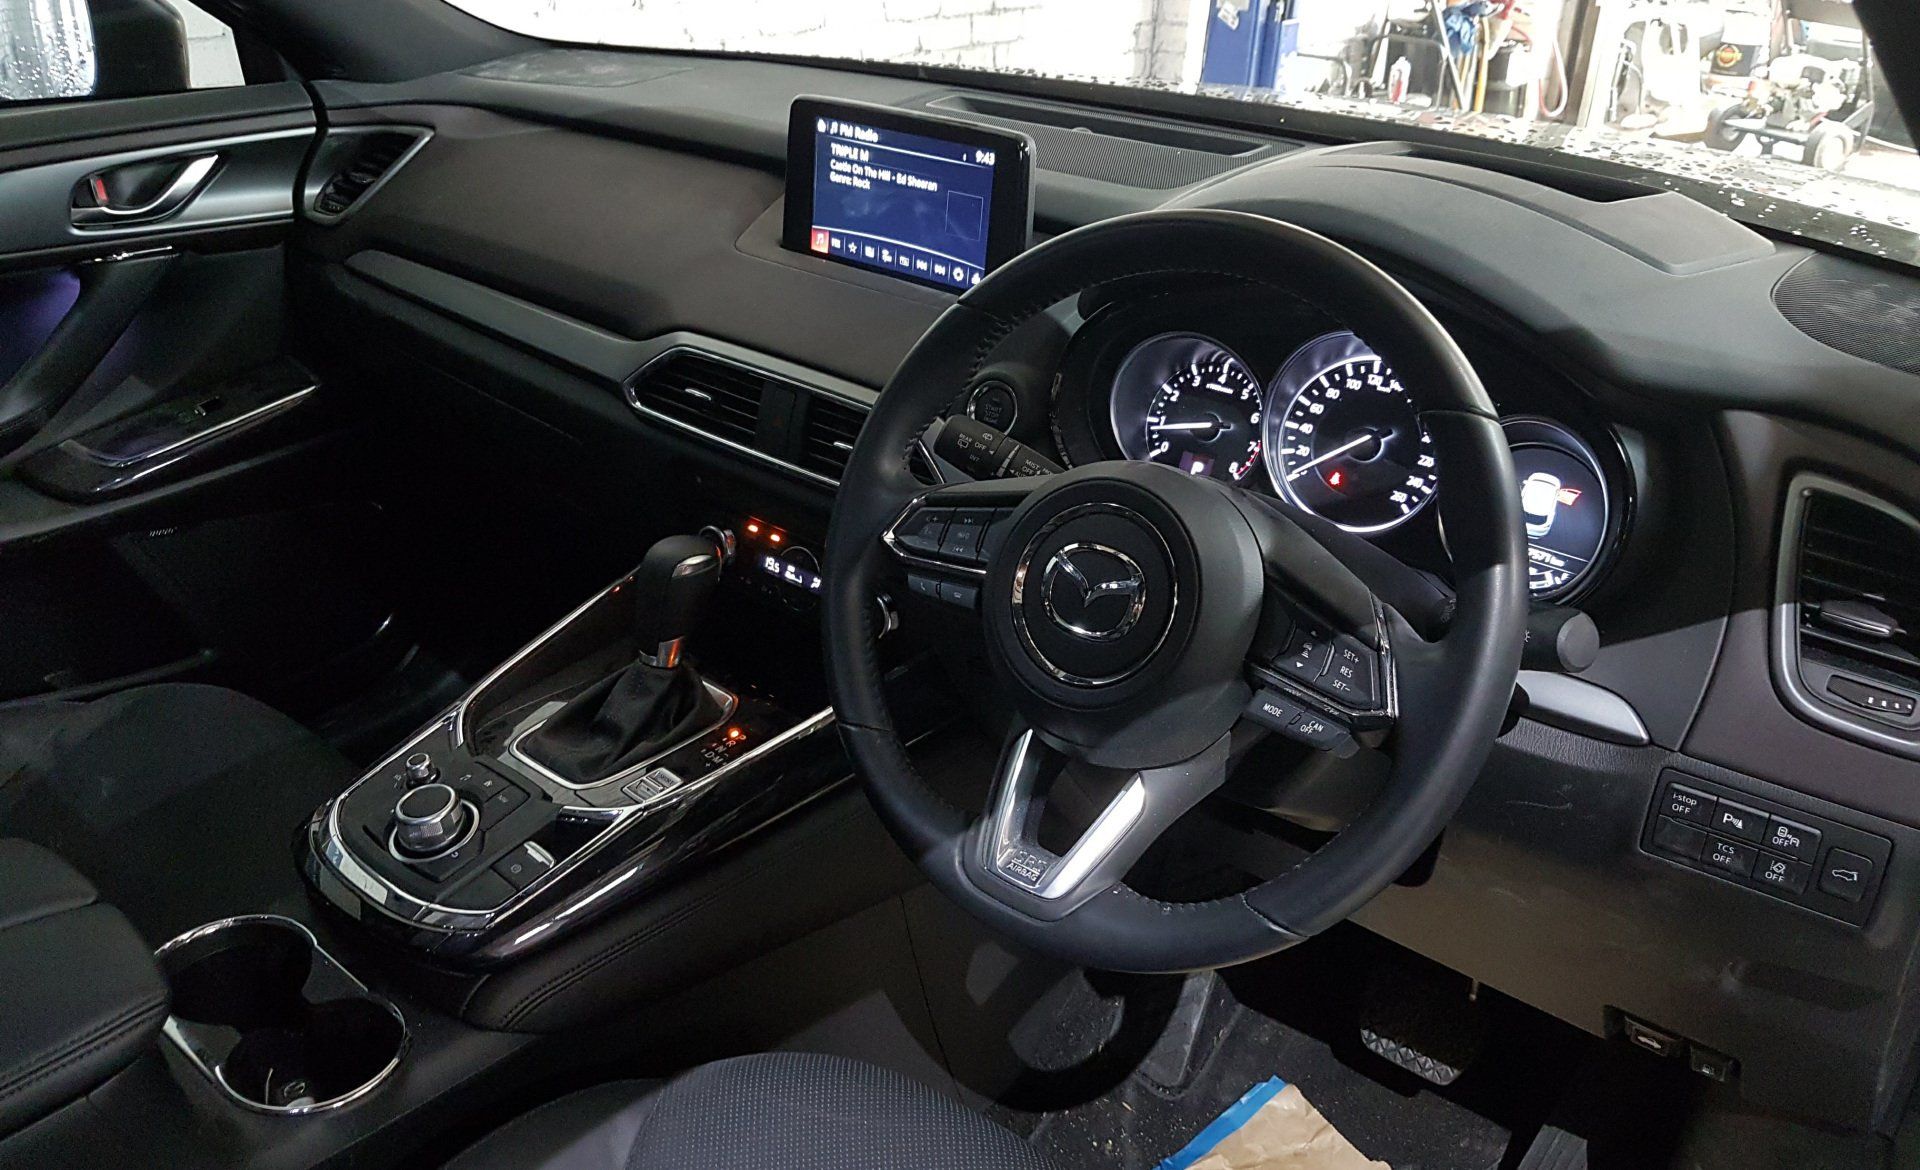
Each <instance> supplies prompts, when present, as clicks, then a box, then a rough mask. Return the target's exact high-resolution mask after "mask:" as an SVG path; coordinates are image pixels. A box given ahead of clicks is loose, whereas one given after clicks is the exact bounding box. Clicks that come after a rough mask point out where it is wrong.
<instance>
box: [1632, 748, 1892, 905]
mask: <svg viewBox="0 0 1920 1170" xmlns="http://www.w3.org/2000/svg"><path fill="white" fill-rule="evenodd" d="M1640 846H1641V848H1642V849H1644V850H1645V851H1646V852H1648V853H1651V854H1653V855H1654V856H1656V857H1660V858H1664V859H1666V860H1668V861H1671V862H1674V863H1675V864H1677V865H1682V866H1685V867H1687V868H1690V869H1696V870H1699V871H1700V872H1702V873H1708V874H1712V875H1714V876H1715V877H1719V878H1722V879H1725V880H1727V881H1731V882H1736V883H1738V884H1740V885H1742V886H1745V887H1747V888H1749V889H1752V890H1756V891H1758V892H1760V893H1763V894H1768V895H1771V896H1772V897H1775V898H1779V899H1781V900H1783V901H1788V902H1792V903H1794V904H1795V905H1797V906H1801V907H1804V908H1806V909H1808V910H1812V911H1815V912H1817V913H1820V914H1824V915H1826V916H1828V917H1830V918H1837V919H1840V920H1841V921H1843V922H1847V923H1851V924H1852V925H1854V926H1860V925H1864V924H1865V922H1866V920H1867V917H1868V916H1869V915H1870V914H1871V913H1872V910H1873V903H1874V898H1875V896H1876V895H1877V894H1878V892H1879V886H1880V882H1881V879H1882V876H1883V875H1884V874H1885V872H1886V868H1887V863H1888V860H1889V859H1890V857H1891V855H1892V852H1893V845H1892V843H1891V842H1890V841H1888V840H1887V839H1886V838H1885V837H1881V836H1879V835H1878V834H1875V833H1871V832H1868V831H1866V830H1864V829H1860V828H1856V827H1854V826H1852V825H1847V824H1842V823H1841V822H1839V821H1834V820H1831V819H1829V818H1826V817H1822V816H1819V815H1816V814H1812V813H1808V812H1805V811H1802V810H1799V809H1792V808H1788V807H1786V806H1784V805H1780V804H1776V803H1775V802H1773V801H1769V800H1765V799H1762V798H1759V797H1754V796H1751V795H1748V794H1747V793H1744V792H1739V791H1736V790H1734V789H1732V788H1729V787H1727V786H1726V785H1723V784H1719V783H1716V782H1714V781H1710V780H1704V779H1701V778H1700V777H1697V776H1690V775H1688V774H1686V773H1684V772H1679V771H1675V770H1674V769H1671V768H1669V769H1666V770H1665V771H1663V772H1662V773H1661V774H1660V781H1659V783H1658V784H1657V785H1656V786H1655V789H1654V802H1653V808H1652V809H1651V810H1650V812H1649V815H1648V817H1647V823H1646V825H1645V827H1644V829H1643V831H1642V834H1641V841H1640Z"/></svg>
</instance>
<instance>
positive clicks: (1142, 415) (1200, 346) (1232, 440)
mask: <svg viewBox="0 0 1920 1170" xmlns="http://www.w3.org/2000/svg"><path fill="white" fill-rule="evenodd" d="M1265 407H1266V395H1265V393H1264V391H1263V390H1262V388H1261V386H1260V380H1259V379H1258V378H1256V377H1254V376H1253V373H1252V371H1250V370H1248V369H1247V365H1246V363H1245V362H1243V361H1241V360H1240V359H1239V358H1238V357H1235V356H1234V355H1233V353H1232V352H1231V351H1229V350H1227V349H1226V348H1224V347H1223V346H1221V345H1220V344H1219V343H1218V342H1215V341H1212V340H1210V339H1208V338H1205V337H1201V336H1199V335H1197V334H1191V333H1168V334H1162V335H1161V336H1159V337H1155V338H1152V339H1150V340H1148V341H1146V342H1143V343H1141V344H1140V345H1139V346H1138V347H1137V348H1135V349H1134V351H1133V352H1132V353H1131V354H1129V355H1128V356H1127V359H1126V361H1125V362H1123V363H1122V364H1121V367H1120V372H1119V375H1118V376H1117V378H1116V380H1115V385H1114V394H1113V406H1112V410H1113V434H1114V438H1115V440H1117V441H1118V443H1119V444H1120V452H1121V454H1123V455H1125V456H1126V457H1127V458H1129V459H1139V460H1143V461H1148V462H1153V463H1165V464H1168V465H1170V466H1173V467H1178V468H1179V469H1180V470H1182V471H1184V472H1186V473H1187V474H1188V475H1201V476H1211V477H1213V478H1215V479H1224V480H1230V481H1232V482H1235V483H1238V482H1239V481H1241V480H1244V479H1246V478H1247V477H1248V476H1249V475H1251V474H1253V469H1254V467H1255V466H1256V465H1257V464H1258V463H1259V461H1260V451H1261V444H1262V434H1261V432H1262V422H1263V417H1262V416H1263V413H1264V411H1265Z"/></svg>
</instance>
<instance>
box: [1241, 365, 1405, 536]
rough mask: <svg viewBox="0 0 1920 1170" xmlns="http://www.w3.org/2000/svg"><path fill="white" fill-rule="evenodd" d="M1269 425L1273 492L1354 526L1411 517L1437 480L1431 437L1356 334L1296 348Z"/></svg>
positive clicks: (1369, 528)
mask: <svg viewBox="0 0 1920 1170" xmlns="http://www.w3.org/2000/svg"><path fill="white" fill-rule="evenodd" d="M1271 396H1272V399H1273V402H1274V404H1275V406H1274V409H1273V410H1272V412H1271V413H1270V414H1269V415H1268V418H1267V424H1266V445H1267V470H1268V471H1269V472H1270V473H1271V476H1272V479H1273V486H1274V490H1275V491H1277V492H1279V493H1280V494H1281V495H1282V496H1284V497H1285V498H1287V499H1288V500H1290V501H1292V502H1293V503H1294V504H1296V505H1298V506H1300V507H1302V508H1305V509H1306V510H1307V511H1309V512H1312V513H1314V514H1315V515H1317V516H1321V517H1324V518H1325V519H1328V520H1331V521H1333V522H1334V523H1336V524H1338V525H1340V527H1342V528H1345V529H1346V530H1347V531H1349V532H1357V533H1362V534H1370V533H1376V532H1385V531H1387V530H1388V529H1390V528H1394V527H1397V526H1398V525H1400V524H1402V523H1404V522H1406V520H1408V519H1409V518H1410V517H1412V516H1413V515H1414V514H1415V513H1416V512H1418V511H1420V509H1422V508H1424V507H1426V506H1427V503H1428V501H1430V500H1432V499H1433V495H1434V492H1435V491H1437V490H1438V489H1439V486H1440V470H1439V462H1438V460H1437V458H1436V457H1435V455H1434V450H1433V439H1432V437H1431V436H1430V435H1428V434H1427V431H1426V428H1425V427H1424V426H1422V425H1421V423H1420V411H1419V408H1418V407H1417V406H1416V405H1415V404H1414V401H1413V399H1412V397H1411V396H1410V395H1409V394H1408V393H1407V389H1406V387H1405V386H1403V385H1401V384H1400V379H1399V378H1397V377H1395V376H1394V373H1393V371H1392V370H1391V369H1389V368H1388V367H1387V364H1386V363H1385V362H1383V361H1382V360H1380V356H1379V355H1378V354H1376V353H1374V352H1373V351H1372V350H1370V349H1368V348H1367V347H1366V345H1365V343H1363V342H1362V341H1361V340H1360V339H1359V338H1358V337H1355V336H1354V335H1353V334H1351V333H1344V332H1342V333H1329V334H1326V335H1325V336H1323V337H1317V338H1315V339H1314V340H1312V341H1310V342H1308V343H1307V344H1306V345H1304V346H1301V347H1300V348H1299V349H1298V350H1296V351H1295V352H1294V354H1293V356H1292V357H1290V358H1288V359H1287V363H1286V365H1284V366H1282V367H1281V369H1280V373H1279V375H1278V376H1277V377H1275V378H1274V382H1273V389H1272V395H1271Z"/></svg>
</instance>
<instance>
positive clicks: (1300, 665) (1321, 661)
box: [1273, 623, 1333, 685]
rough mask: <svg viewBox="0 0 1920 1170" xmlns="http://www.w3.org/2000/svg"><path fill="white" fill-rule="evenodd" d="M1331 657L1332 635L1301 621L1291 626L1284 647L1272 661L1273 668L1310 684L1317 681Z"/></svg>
mask: <svg viewBox="0 0 1920 1170" xmlns="http://www.w3.org/2000/svg"><path fill="white" fill-rule="evenodd" d="M1332 657H1333V637H1332V635H1330V634H1328V633H1327V632H1326V631H1325V630H1323V629H1320V628H1319V627H1318V626H1313V625H1308V624H1305V623H1302V624H1300V625H1297V626H1295V627H1293V633H1292V634H1291V635H1289V636H1288V638H1287V645H1286V649H1284V650H1282V651H1280V656H1279V657H1278V658H1275V659H1274V661H1273V668H1274V669H1275V670H1278V671H1279V672H1280V673H1281V674H1284V675H1286V676H1287V677H1289V678H1293V679H1298V680H1299V681H1300V682H1303V683H1306V684H1308V685H1312V684H1313V683H1315V682H1317V681H1319V679H1320V676H1321V674H1323V673H1324V672H1325V671H1326V669H1327V663H1328V661H1329V660H1330V659H1331V658H1332Z"/></svg>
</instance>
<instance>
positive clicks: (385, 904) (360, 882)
mask: <svg viewBox="0 0 1920 1170" xmlns="http://www.w3.org/2000/svg"><path fill="white" fill-rule="evenodd" d="M451 718H452V717H451V716H449V717H448V718H447V719H442V720H440V721H438V722H436V723H434V724H433V725H432V726H430V727H428V728H426V729H425V730H424V731H422V732H421V733H420V734H419V735H417V736H415V737H414V738H413V739H412V740H411V741H409V742H407V743H405V744H403V745H401V747H400V749H399V750H398V751H395V752H393V753H391V754H389V755H388V756H386V757H385V758H384V759H382V760H381V761H380V762H379V763H377V764H376V765H374V767H373V768H371V769H369V770H368V772H367V773H366V774H365V775H363V776H362V777H361V778H360V779H359V780H356V781H354V782H353V784H352V785H350V786H349V787H348V788H347V790H346V791H345V792H342V793H341V794H340V795H338V796H336V797H334V798H333V800H332V801H330V802H329V803H328V805H327V809H326V821H325V830H324V836H323V838H322V840H321V842H320V845H319V855H320V859H321V860H322V861H324V862H325V863H326V864H327V866H328V868H330V869H332V870H333V871H334V873H335V874H336V875H337V876H338V877H339V878H340V879H341V880H342V881H344V882H346V883H347V884H348V885H350V886H352V887H354V889H356V890H358V891H360V892H361V893H362V894H363V895H364V896H365V897H366V899H367V901H368V903H369V904H370V905H373V906H377V907H379V908H380V909H381V910H382V911H384V912H386V913H387V914H389V915H391V916H392V917H394V918H397V919H399V920H401V921H402V922H406V923H408V924H410V925H413V926H418V927H423V928H426V929H429V930H437V931H442V932H446V933H454V932H458V931H478V930H483V929H485V928H487V927H489V926H492V925H494V924H495V923H496V922H498V921H499V920H500V919H502V918H505V917H507V916H509V915H511V914H513V913H516V912H518V911H519V910H520V909H521V908H522V907H524V906H525V905H526V904H527V903H528V902H529V901H530V900H531V899H532V897H533V896H534V895H535V894H536V893H539V892H542V891H544V890H546V889H549V888H551V886H552V884H553V883H554V882H555V881H556V880H557V879H559V878H561V877H564V876H565V875H567V874H570V873H573V872H575V871H576V870H578V869H579V868H580V867H581V865H582V864H583V863H584V862H585V861H586V860H587V859H588V858H590V857H593V856H594V855H596V854H598V853H599V852H600V851H601V850H602V849H604V848H606V847H607V846H608V844H609V843H610V842H612V841H614V840H615V839H617V838H618V837H619V836H620V835H621V834H623V833H625V832H626V831H627V830H628V829H629V828H631V827H632V826H633V825H635V824H638V823H641V822H643V821H644V820H645V819H646V817H645V815H644V814H642V813H641V810H640V809H639V808H638V807H637V806H632V805H629V806H627V807H624V808H619V809H573V808H568V809H566V810H565V811H566V812H568V813H569V814H574V813H578V814H582V815H587V814H600V815H608V814H610V815H611V819H610V823H609V824H608V825H607V827H606V828H604V829H602V830H601V831H600V833H599V834H598V835H597V836H595V837H594V838H593V839H592V840H591V841H589V842H587V843H586V844H585V845H583V846H581V847H580V848H579V849H578V850H577V851H575V852H574V854H573V855H572V856H571V857H568V858H567V859H566V860H565V861H563V862H561V863H560V864H559V865H558V866H555V867H554V868H553V869H552V870H550V871H548V872H547V873H546V874H544V875H542V876H541V877H540V879H539V880H537V881H535V882H534V883H533V884H532V885H530V886H528V887H527V888H526V889H524V890H519V891H516V892H515V893H514V895H513V896H512V897H510V898H508V899H507V900H506V901H505V902H502V903H501V904H500V905H498V906H495V907H494V908H493V909H491V910H473V909H466V908H461V907H455V906H442V905H439V904H437V903H434V902H428V901H426V900H424V899H421V898H416V897H414V896H413V895H412V894H409V893H407V892H406V891H405V890H402V889H399V888H398V887H395V886H393V885H390V884H389V883H388V882H387V881H386V880H385V879H383V878H382V877H380V875H378V874H376V873H374V872H373V871H371V870H369V869H367V867H366V866H364V865H362V864H361V863H360V861H359V859H358V858H356V857H354V856H353V853H352V852H351V851H350V850H348V849H347V847H346V843H345V840H344V836H343V831H342V829H341V827H340V806H341V805H342V803H344V802H345V800H346V798H347V796H348V795H349V794H351V793H352V792H353V791H354V789H356V788H358V787H359V786H360V785H361V784H364V783H366V781H367V779H368V778H370V777H372V776H374V775H377V774H379V773H380V772H382V771H383V770H384V769H385V768H386V767H388V766H389V765H391V764H392V763H393V762H394V761H395V760H396V759H398V758H400V756H401V755H402V754H403V753H404V752H406V751H407V750H408V749H410V748H413V747H415V746H416V745H417V744H419V743H420V742H421V741H423V740H425V739H426V738H427V737H428V736H430V735H432V734H433V733H434V732H436V731H439V730H442V729H443V728H446V727H447V726H449V723H450V721H451ZM833 719H834V714H833V708H831V707H827V708H824V709H822V710H821V711H819V712H817V713H816V714H814V715H813V716H812V717H810V718H808V719H805V720H803V721H801V722H800V723H797V724H795V725H794V726H792V727H790V728H788V729H787V730H785V731H783V732H781V733H780V734H779V735H776V736H774V737H773V738H772V739H769V740H767V741H766V742H764V743H762V744H760V745H759V746H758V747H756V748H754V749H753V750H752V751H749V752H747V753H745V754H743V755H741V756H738V757H736V758H734V759H732V760H729V761H727V762H726V763H725V764H722V765H721V766H720V767H718V768H716V769H714V770H713V771H711V772H709V773H707V774H706V775H704V776H701V777H699V778H698V779H696V780H690V781H688V782H687V783H686V784H685V785H684V786H682V787H681V788H680V789H679V790H678V791H677V792H676V793H675V795H676V796H679V797H684V796H687V795H690V794H692V793H695V792H700V791H702V790H704V789H706V788H709V787H711V786H712V785H714V784H717V783H719V782H720V781H721V780H723V779H725V778H726V777H728V776H730V775H732V774H733V773H734V772H736V771H738V770H739V769H741V768H743V767H745V766H746V765H748V764H749V763H753V762H755V761H758V760H759V759H761V758H763V757H764V756H765V755H767V754H768V753H770V752H773V751H776V750H778V749H779V748H781V747H783V746H785V745H786V744H787V743H789V742H792V741H793V740H796V739H799V738H801V737H803V736H805V735H809V734H811V733H813V732H815V731H818V730H820V729H821V728H823V727H826V726H827V725H829V724H831V723H832V722H833ZM603 783H604V782H603ZM635 872H636V871H635V870H634V869H632V868H631V867H628V868H627V869H624V870H615V871H613V873H612V874H610V875H609V876H608V877H604V878H601V879H600V880H599V881H597V882H595V883H594V884H593V885H592V886H591V887H589V890H590V891H591V892H590V893H588V894H586V895H583V896H581V897H577V898H575V899H574V900H573V902H572V903H571V905H569V906H565V907H562V908H561V909H560V910H559V911H557V912H556V913H555V914H554V916H553V919H552V920H557V919H559V918H564V917H565V916H566V915H567V914H570V913H572V912H574V911H575V910H577V909H578V908H579V906H581V905H583V904H585V903H586V902H590V901H592V900H594V899H596V898H598V897H600V896H602V895H603V894H604V893H605V892H606V890H607V889H609V888H610V887H611V886H612V885H615V884H617V883H618V882H624V881H626V880H628V879H629V878H631V877H633V876H635ZM552 920H550V921H552Z"/></svg>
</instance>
